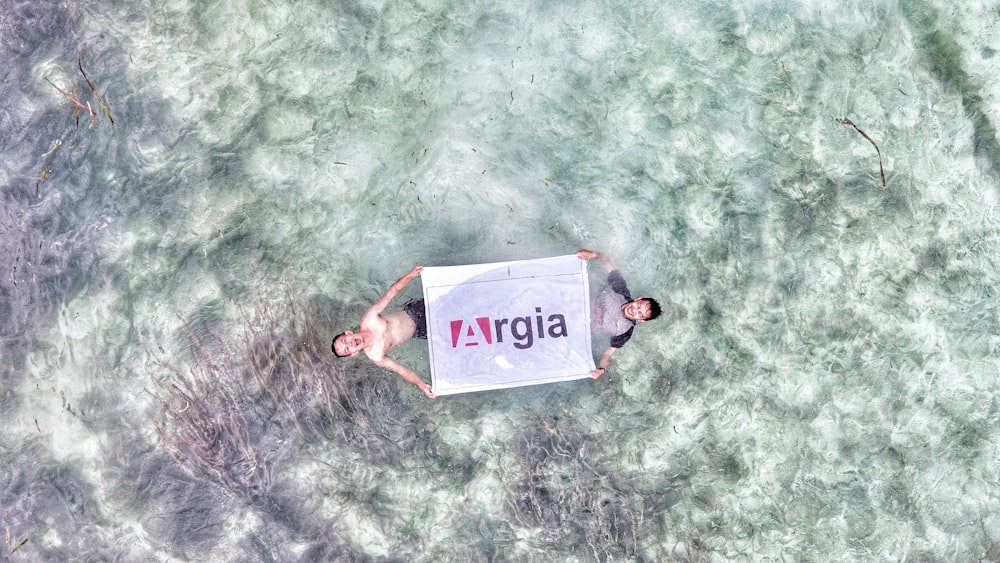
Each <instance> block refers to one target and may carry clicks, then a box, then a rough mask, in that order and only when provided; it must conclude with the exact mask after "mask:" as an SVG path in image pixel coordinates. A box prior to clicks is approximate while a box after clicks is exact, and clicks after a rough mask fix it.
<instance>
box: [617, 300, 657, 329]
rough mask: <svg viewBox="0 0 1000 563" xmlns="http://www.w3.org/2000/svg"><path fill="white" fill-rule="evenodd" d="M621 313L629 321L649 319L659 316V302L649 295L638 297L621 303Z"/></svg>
mask: <svg viewBox="0 0 1000 563" xmlns="http://www.w3.org/2000/svg"><path fill="white" fill-rule="evenodd" d="M622 314H623V315H625V318H626V319H628V320H630V321H636V322H640V323H641V322H644V321H651V320H653V319H655V318H656V317H659V316H660V304H659V303H657V302H656V300H655V299H650V298H649V297H639V298H638V299H633V300H632V301H629V302H628V303H626V304H624V305H622Z"/></svg>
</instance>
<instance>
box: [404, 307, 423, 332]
mask: <svg viewBox="0 0 1000 563" xmlns="http://www.w3.org/2000/svg"><path fill="white" fill-rule="evenodd" d="M403 311H406V314H407V315H409V316H410V318H411V319H413V324H415V325H417V329H416V330H414V331H413V338H427V311H426V309H425V308H424V300H423V299H411V300H409V301H407V302H406V305H403Z"/></svg>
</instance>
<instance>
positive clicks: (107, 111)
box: [76, 43, 115, 125]
mask: <svg viewBox="0 0 1000 563" xmlns="http://www.w3.org/2000/svg"><path fill="white" fill-rule="evenodd" d="M86 46H87V44H86V43H84V44H83V45H80V50H79V51H77V52H76V66H77V67H79V69H80V74H82V75H83V79H84V80H86V81H87V86H90V91H91V92H93V93H94V97H96V98H97V102H98V103H99V104H101V109H103V110H104V115H106V116H108V119H109V120H111V124H112V125H114V124H115V120H114V118H113V117H111V110H110V109H108V105H107V104H105V103H104V99H103V98H101V94H100V93H99V92H98V91H97V88H94V83H93V82H91V81H90V77H88V76H87V73H86V72H84V70H83V48H84V47H86Z"/></svg>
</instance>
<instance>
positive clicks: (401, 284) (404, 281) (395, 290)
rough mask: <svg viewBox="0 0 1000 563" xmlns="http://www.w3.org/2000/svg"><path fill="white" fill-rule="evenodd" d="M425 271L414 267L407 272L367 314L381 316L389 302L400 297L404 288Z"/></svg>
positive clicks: (419, 267) (420, 267)
mask: <svg viewBox="0 0 1000 563" xmlns="http://www.w3.org/2000/svg"><path fill="white" fill-rule="evenodd" d="M423 269H424V267H423V266H414V267H413V269H412V270H410V271H409V272H407V274H406V275H405V276H403V277H401V278H399V279H398V280H396V281H395V282H393V284H392V285H390V286H389V290H388V291H386V292H385V295H383V296H382V298H381V299H379V300H378V301H376V302H375V304H374V305H372V306H371V308H369V309H368V311H367V312H366V313H365V314H366V315H368V314H371V313H374V314H376V315H381V314H382V311H384V310H385V308H386V307H388V306H389V302H390V301H392V300H393V299H395V298H396V296H397V295H399V292H400V291H403V288H405V287H406V286H407V285H408V284H409V283H410V282H411V281H413V279H414V278H416V277H417V276H419V275H420V272H422V271H423Z"/></svg>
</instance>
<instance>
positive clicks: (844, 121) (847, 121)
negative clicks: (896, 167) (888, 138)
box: [837, 117, 885, 188]
mask: <svg viewBox="0 0 1000 563" xmlns="http://www.w3.org/2000/svg"><path fill="white" fill-rule="evenodd" d="M837 123H841V124H844V125H850V126H851V127H853V128H854V130H855V131H857V132H858V133H861V136H862V137H864V138H865V140H866V141H868V142H869V143H871V144H872V146H873V147H875V153H876V154H878V173H879V174H881V175H882V187H883V188H884V187H885V169H884V168H882V151H880V150H878V145H876V144H875V141H873V140H872V138H871V137H869V136H868V134H867V133H865V132H864V131H862V130H861V129H859V128H858V126H857V125H855V124H854V122H853V121H851V120H850V119H847V118H846V117H841V118H840V119H838V120H837Z"/></svg>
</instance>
